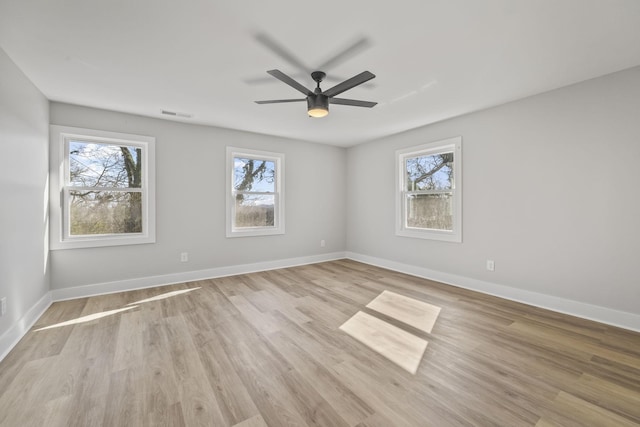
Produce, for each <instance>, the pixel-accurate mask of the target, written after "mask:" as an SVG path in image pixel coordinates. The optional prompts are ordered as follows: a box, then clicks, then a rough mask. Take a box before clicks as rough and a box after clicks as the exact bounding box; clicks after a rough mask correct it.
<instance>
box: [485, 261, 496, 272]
mask: <svg viewBox="0 0 640 427" xmlns="http://www.w3.org/2000/svg"><path fill="white" fill-rule="evenodd" d="M495 269H496V263H495V262H493V260H492V259H488V260H487V270H489V271H494V270H495Z"/></svg>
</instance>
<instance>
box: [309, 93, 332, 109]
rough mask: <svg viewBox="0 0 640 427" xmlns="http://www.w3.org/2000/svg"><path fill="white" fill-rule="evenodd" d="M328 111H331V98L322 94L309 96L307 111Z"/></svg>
mask: <svg viewBox="0 0 640 427" xmlns="http://www.w3.org/2000/svg"><path fill="white" fill-rule="evenodd" d="M316 109H320V110H327V111H329V97H328V96H327V95H323V94H322V93H314V94H313V95H309V96H307V110H316Z"/></svg>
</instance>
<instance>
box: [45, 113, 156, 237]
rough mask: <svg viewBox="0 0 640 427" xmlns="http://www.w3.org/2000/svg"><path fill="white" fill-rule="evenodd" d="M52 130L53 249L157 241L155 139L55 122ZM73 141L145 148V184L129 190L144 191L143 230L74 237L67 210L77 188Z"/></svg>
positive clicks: (143, 152) (143, 155)
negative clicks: (71, 161)
mask: <svg viewBox="0 0 640 427" xmlns="http://www.w3.org/2000/svg"><path fill="white" fill-rule="evenodd" d="M49 132H50V143H51V149H50V152H51V168H50V182H51V188H50V191H51V199H50V203H49V208H50V224H51V239H50V248H51V249H52V250H58V249H75V248H94V247H104V246H120V245H136V244H147V243H155V241H156V222H155V138H154V137H150V136H142V135H131V134H125V133H119V132H107V131H101V130H94V129H83V128H75V127H69V126H57V125H51V126H50V127H49ZM70 140H80V141H88V142H92V141H93V142H97V143H101V144H113V145H126V146H130V147H132V146H133V147H140V148H142V164H143V170H142V173H143V176H142V187H141V188H140V190H137V189H127V191H140V192H141V193H142V232H141V233H127V234H100V235H85V236H72V235H70V234H69V212H68V209H66V204H67V200H68V198H67V196H68V194H69V190H70V189H73V188H72V187H71V186H69V185H68V184H69V183H68V182H67V180H68V177H69V157H68V152H69V150H68V144H69V141H70Z"/></svg>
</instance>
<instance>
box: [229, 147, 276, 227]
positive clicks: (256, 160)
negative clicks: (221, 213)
mask: <svg viewBox="0 0 640 427" xmlns="http://www.w3.org/2000/svg"><path fill="white" fill-rule="evenodd" d="M269 234H284V154H280V153H269V152H266V151H255V150H246V149H243V148H234V147H227V237H241V236H263V235H269Z"/></svg>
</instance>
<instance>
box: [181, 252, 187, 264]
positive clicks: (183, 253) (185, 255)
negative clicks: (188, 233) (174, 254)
mask: <svg viewBox="0 0 640 427" xmlns="http://www.w3.org/2000/svg"><path fill="white" fill-rule="evenodd" d="M188 261H189V252H182V253H181V254H180V262H188Z"/></svg>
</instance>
